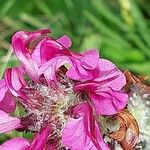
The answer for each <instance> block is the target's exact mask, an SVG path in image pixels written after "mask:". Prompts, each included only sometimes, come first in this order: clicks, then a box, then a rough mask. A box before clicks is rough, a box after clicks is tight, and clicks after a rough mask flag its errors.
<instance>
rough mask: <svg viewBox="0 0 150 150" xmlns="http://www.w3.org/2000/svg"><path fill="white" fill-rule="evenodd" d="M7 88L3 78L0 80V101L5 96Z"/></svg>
mask: <svg viewBox="0 0 150 150" xmlns="http://www.w3.org/2000/svg"><path fill="white" fill-rule="evenodd" d="M7 90H8V88H7V86H6V83H5V80H4V79H2V80H0V101H2V100H3V98H4V97H5V94H6V92H7Z"/></svg>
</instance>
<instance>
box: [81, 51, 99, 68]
mask: <svg viewBox="0 0 150 150" xmlns="http://www.w3.org/2000/svg"><path fill="white" fill-rule="evenodd" d="M82 54H83V56H84V57H83V58H81V65H82V66H84V67H85V68H87V69H91V70H93V69H95V68H96V67H97V66H98V61H99V52H98V50H97V49H91V50H87V51H85V52H84V53H82Z"/></svg>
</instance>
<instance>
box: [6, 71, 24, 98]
mask: <svg viewBox="0 0 150 150" xmlns="http://www.w3.org/2000/svg"><path fill="white" fill-rule="evenodd" d="M5 81H6V84H7V86H8V88H9V90H10V91H11V93H12V94H13V95H14V96H16V97H18V96H21V92H20V90H21V88H22V87H24V86H26V83H25V80H24V79H23V76H22V73H21V72H20V71H19V69H18V68H9V69H7V70H6V72H5Z"/></svg>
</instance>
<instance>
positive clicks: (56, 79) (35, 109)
mask: <svg viewBox="0 0 150 150" xmlns="http://www.w3.org/2000/svg"><path fill="white" fill-rule="evenodd" d="M49 32H50V30H48V29H46V30H40V31H35V32H26V31H20V32H17V33H15V34H14V36H13V38H12V47H13V50H14V52H15V54H16V56H17V57H18V59H19V61H20V66H17V67H14V68H8V69H7V70H6V72H5V76H4V79H3V80H1V81H0V93H1V95H0V120H2V121H1V122H0V133H3V132H7V131H10V130H13V129H16V130H19V131H26V132H27V131H31V132H33V133H35V138H34V139H33V140H32V141H29V140H27V139H24V138H15V139H11V140H9V141H7V142H6V143H4V144H2V145H1V146H0V149H1V150H4V149H6V148H7V149H9V150H11V148H10V145H12V146H15V150H30V149H32V150H44V149H48V150H53V149H55V150H56V149H58V150H59V149H71V150H83V149H85V150H89V149H92V150H101V149H103V150H108V149H109V147H108V145H107V144H106V143H105V142H104V140H103V137H102V134H101V131H100V128H99V126H100V124H99V123H98V121H97V116H98V115H113V114H116V113H117V112H118V111H119V110H121V109H123V108H124V107H125V106H126V103H127V98H128V96H127V94H125V93H124V92H123V91H121V89H122V87H123V86H124V85H125V84H126V80H125V77H124V75H123V73H122V72H121V71H120V70H119V69H118V68H117V67H116V66H115V65H114V64H113V63H111V62H110V61H108V60H105V59H101V58H99V53H98V51H97V50H96V49H90V50H88V51H86V52H84V53H75V52H73V51H71V50H69V48H70V46H71V40H70V38H69V37H68V36H66V35H65V36H62V37H60V38H59V39H57V40H55V39H53V38H52V37H49V36H48V35H47V33H49ZM67 66H69V67H67ZM16 101H17V102H19V103H20V104H21V105H22V106H23V108H24V109H25V111H26V115H25V116H20V117H18V118H17V117H16V118H15V117H11V116H10V115H9V114H8V113H10V112H13V111H14V110H15V107H16ZM4 118H5V119H4ZM20 141H21V143H22V144H18V143H19V142H20ZM16 143H17V144H16Z"/></svg>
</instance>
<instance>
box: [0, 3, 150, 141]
mask: <svg viewBox="0 0 150 150" xmlns="http://www.w3.org/2000/svg"><path fill="white" fill-rule="evenodd" d="M149 17H150V1H149V0H0V78H1V77H2V76H3V73H4V70H5V68H6V67H8V66H9V67H10V66H14V65H15V64H17V63H18V61H17V59H16V57H15V55H14V54H12V51H10V42H11V36H12V35H13V34H14V32H16V31H18V30H37V29H43V28H50V29H51V30H52V36H53V37H55V38H57V37H59V36H61V35H63V34H67V35H69V36H70V37H71V38H72V40H73V46H72V49H73V50H76V51H84V50H85V49H90V48H97V49H99V50H100V55H101V57H103V58H107V59H109V60H111V61H112V62H114V63H115V64H116V65H117V66H119V67H120V68H121V69H122V70H124V69H130V70H131V71H133V72H135V73H136V74H144V75H150V37H149V35H150V20H149ZM14 134H15V135H16V134H17V136H22V134H21V133H17V132H15V133H14V132H11V133H8V134H7V136H3V135H0V142H2V141H3V140H5V139H6V138H10V137H12V136H15V135H14ZM27 137H29V136H28V135H27Z"/></svg>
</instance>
